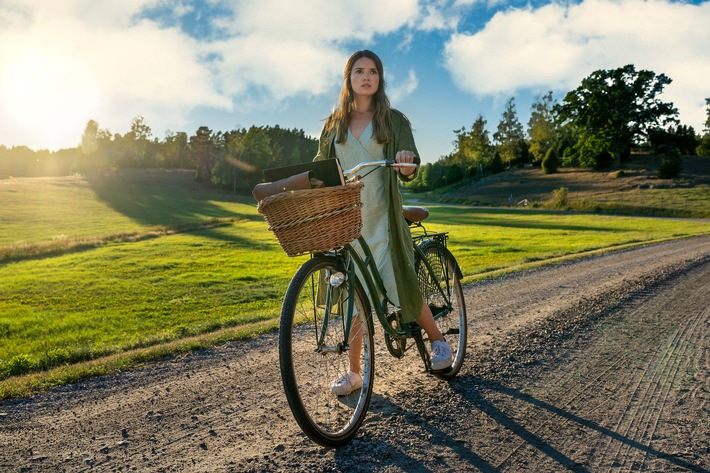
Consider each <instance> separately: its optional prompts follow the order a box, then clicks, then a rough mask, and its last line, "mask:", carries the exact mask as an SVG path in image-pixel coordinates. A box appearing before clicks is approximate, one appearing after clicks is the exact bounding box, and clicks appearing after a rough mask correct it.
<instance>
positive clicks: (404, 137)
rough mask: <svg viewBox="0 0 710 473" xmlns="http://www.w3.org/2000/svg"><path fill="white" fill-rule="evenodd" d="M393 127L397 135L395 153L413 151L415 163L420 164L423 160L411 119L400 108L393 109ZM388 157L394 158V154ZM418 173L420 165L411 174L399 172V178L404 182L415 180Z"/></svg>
mask: <svg viewBox="0 0 710 473" xmlns="http://www.w3.org/2000/svg"><path fill="white" fill-rule="evenodd" d="M392 127H393V129H394V135H395V149H394V153H395V155H396V154H397V151H403V150H406V151H413V152H414V163H415V164H418V165H420V164H421V162H422V160H421V158H420V157H419V151H418V150H417V145H416V144H415V143H414V134H413V133H412V125H411V123H410V122H409V119H408V118H407V117H406V116H405V115H404V114H403V113H402V112H400V111H399V110H392ZM387 158H389V159H394V155H393V156H387ZM417 174H419V166H417V167H416V169H415V170H414V172H413V173H412V174H410V175H409V176H405V175H404V174H402V173H401V172H398V173H397V175H398V176H399V178H400V179H401V180H402V181H404V182H410V181H413V180H414V179H416V178H417Z"/></svg>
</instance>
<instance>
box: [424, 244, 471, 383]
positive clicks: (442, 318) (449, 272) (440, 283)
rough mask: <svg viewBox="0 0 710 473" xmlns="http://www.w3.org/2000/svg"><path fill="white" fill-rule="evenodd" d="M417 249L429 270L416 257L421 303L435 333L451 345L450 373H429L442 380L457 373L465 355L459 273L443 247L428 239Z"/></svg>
mask: <svg viewBox="0 0 710 473" xmlns="http://www.w3.org/2000/svg"><path fill="white" fill-rule="evenodd" d="M419 248H420V249H421V250H422V253H423V255H424V258H425V259H426V261H427V262H428V263H429V267H430V268H431V271H429V269H428V268H427V265H426V264H424V262H423V261H422V259H421V256H420V257H419V258H417V260H416V269H417V274H418V275H419V287H420V289H421V291H422V295H423V296H424V300H425V301H426V303H427V304H429V307H430V308H431V311H432V313H433V314H434V318H435V320H436V324H437V326H438V327H439V330H440V331H441V333H442V334H443V335H444V338H445V339H446V341H447V342H449V345H451V354H452V356H453V363H452V364H451V369H450V370H446V371H443V372H433V374H434V375H435V376H437V377H439V378H442V379H451V378H453V377H454V376H456V375H457V374H458V372H459V370H460V369H461V366H462V365H463V359H464V356H465V355H466V337H467V331H468V324H467V322H466V304H465V301H464V297H463V289H462V288H461V281H460V274H461V273H460V270H459V268H458V264H457V263H456V260H455V259H454V257H453V255H452V254H451V253H450V252H449V250H448V249H446V247H445V246H444V245H443V244H441V243H439V242H436V241H431V240H428V241H424V242H422V243H421V244H420V246H419ZM447 301H448V303H447Z"/></svg>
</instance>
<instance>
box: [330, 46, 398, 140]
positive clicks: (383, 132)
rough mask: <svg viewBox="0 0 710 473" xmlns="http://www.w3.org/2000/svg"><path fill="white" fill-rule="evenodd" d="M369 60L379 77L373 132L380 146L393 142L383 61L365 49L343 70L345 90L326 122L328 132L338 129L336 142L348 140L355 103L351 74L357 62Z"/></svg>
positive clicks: (353, 55) (356, 54)
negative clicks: (351, 114) (364, 58)
mask: <svg viewBox="0 0 710 473" xmlns="http://www.w3.org/2000/svg"><path fill="white" fill-rule="evenodd" d="M363 57H366V58H369V59H372V61H373V62H374V63H375V67H376V68H377V74H378V75H379V79H380V82H379V87H378V88H377V92H375V95H374V96H373V98H372V99H373V100H372V102H373V105H374V108H375V115H374V117H373V119H372V132H373V135H374V137H375V139H376V140H377V142H378V143H379V144H385V143H388V142H390V141H391V140H392V138H393V136H392V126H391V121H390V113H389V112H390V100H389V99H388V98H387V94H386V93H385V76H384V68H383V67H382V60H380V58H379V57H378V56H377V54H375V53H373V52H372V51H369V50H367V49H363V50H361V51H358V52H356V53H353V54H352V55H351V56H350V58H349V59H348V62H347V63H346V64H345V69H344V70H343V88H342V89H341V90H340V97H339V98H338V104H337V106H336V108H335V110H334V111H333V113H331V114H330V116H329V117H328V118H327V120H326V122H325V127H326V130H328V131H330V130H332V129H333V128H336V129H337V136H336V142H337V143H344V142H345V140H347V138H348V127H349V125H350V112H351V111H352V108H353V103H354V102H355V94H354V92H353V86H352V84H351V83H350V73H351V72H352V70H353V66H354V64H355V62H356V61H357V60H358V59H360V58H363Z"/></svg>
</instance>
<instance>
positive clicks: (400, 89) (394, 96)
mask: <svg viewBox="0 0 710 473" xmlns="http://www.w3.org/2000/svg"><path fill="white" fill-rule="evenodd" d="M388 81H389V79H388ZM392 81H393V82H392V83H393V85H392V86H390V85H389V83H388V85H387V86H388V89H389V90H387V91H386V92H387V96H388V97H389V98H390V100H391V101H392V104H393V105H396V104H397V103H398V102H400V101H401V100H403V99H405V98H406V97H408V96H410V95H412V93H414V91H415V90H417V87H418V86H419V80H418V79H417V74H416V73H415V72H414V69H410V70H409V74H408V75H407V78H406V79H405V80H404V81H402V82H400V81H398V80H397V78H396V77H394V78H393V79H392Z"/></svg>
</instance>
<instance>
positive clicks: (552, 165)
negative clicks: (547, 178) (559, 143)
mask: <svg viewBox="0 0 710 473" xmlns="http://www.w3.org/2000/svg"><path fill="white" fill-rule="evenodd" d="M558 165H559V159H558V158H557V151H555V148H550V149H548V150H547V153H545V157H544V158H543V159H542V172H544V173H545V174H554V173H556V172H557V167H558Z"/></svg>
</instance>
